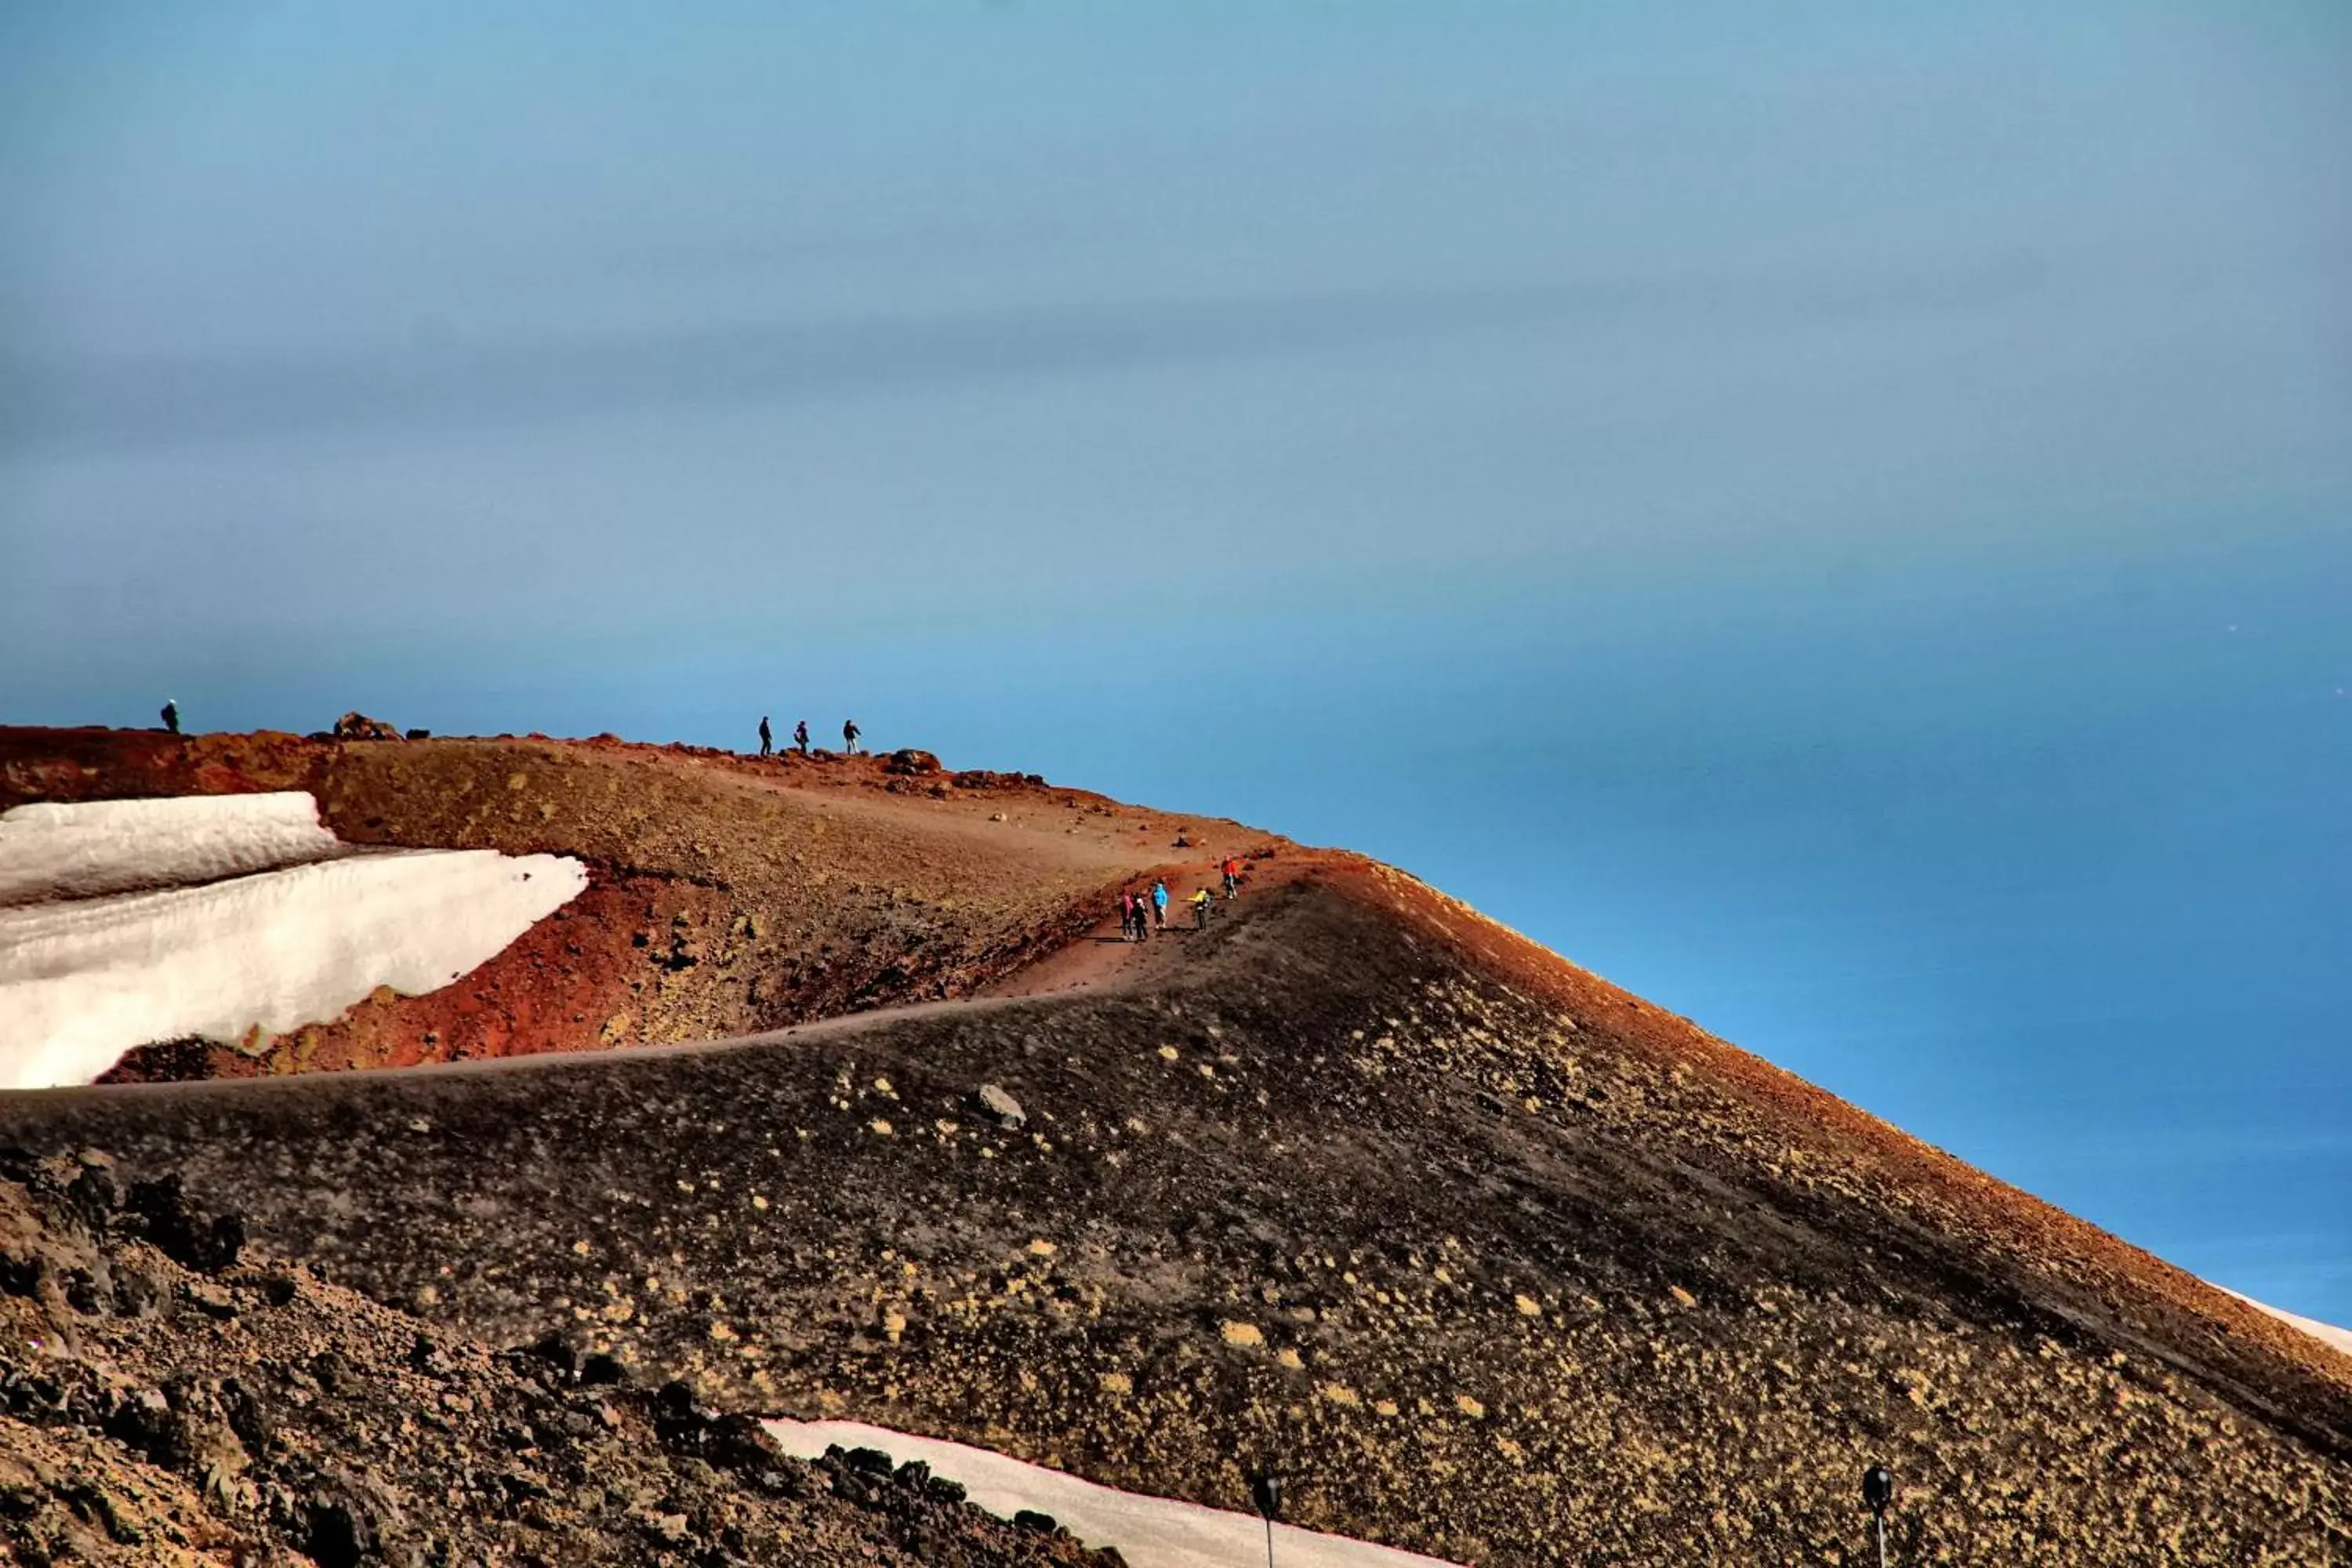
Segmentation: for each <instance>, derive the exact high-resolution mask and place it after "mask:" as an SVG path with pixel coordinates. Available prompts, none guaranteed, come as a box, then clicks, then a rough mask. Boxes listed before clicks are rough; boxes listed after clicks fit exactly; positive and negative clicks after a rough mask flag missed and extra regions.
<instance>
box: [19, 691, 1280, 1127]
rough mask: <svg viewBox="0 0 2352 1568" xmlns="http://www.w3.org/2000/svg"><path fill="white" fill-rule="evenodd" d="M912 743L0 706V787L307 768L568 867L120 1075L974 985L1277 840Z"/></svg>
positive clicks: (747, 1019)
mask: <svg viewBox="0 0 2352 1568" xmlns="http://www.w3.org/2000/svg"><path fill="white" fill-rule="evenodd" d="M926 764H929V759H928V758H926V757H922V756H920V755H917V756H914V757H911V758H909V759H908V761H907V762H905V763H893V762H892V761H891V760H890V759H888V758H873V757H856V758H841V757H833V756H829V755H826V754H825V753H822V752H820V753H817V754H816V755H814V756H813V757H805V758H804V757H801V756H798V755H793V754H786V755H782V756H778V757H772V758H759V757H751V756H743V755H740V754H736V753H732V752H716V751H711V750H709V749H707V748H700V747H688V746H676V745H673V746H649V745H635V744H630V743H627V742H621V741H618V740H615V739H612V738H610V737H600V738H598V739H596V740H592V741H556V740H550V739H547V738H546V737H543V736H532V737H529V738H525V739H514V738H511V737H501V738H498V739H490V740H472V739H436V740H426V741H416V742H332V741H316V740H306V739H303V738H301V737H299V736H294V735H287V734H277V733H270V732H267V731H264V732H260V733H256V734H251V735H200V736H188V737H175V736H171V735H166V734H163V733H160V732H157V731H118V730H29V729H0V810H5V809H6V808H8V807H10V806H13V805H20V804H23V803H25V802H27V801H35V800H56V801H78V800H105V799H119V798H123V797H131V796H144V795H220V794H235V793H244V792H251V791H261V790H307V791H309V792H310V793H311V794H312V795H315V796H316V797H317V799H318V801H319V804H320V814H321V816H322V817H323V818H324V820H325V821H326V823H327V825H328V826H331V828H333V829H334V831H335V832H336V833H337V834H338V835H339V836H340V837H342V838H344V839H346V840H348V841H350V842H352V843H357V844H380V845H398V846H403V847H415V848H489V849H497V850H501V851H504V852H506V853H508V854H530V853H538V852H550V853H557V854H565V855H572V856H574V857H577V858H580V859H581V860H582V861H583V862H584V863H585V864H586V866H587V868H588V874H589V887H588V889H587V890H586V891H585V892H584V893H583V894H582V895H581V896H580V897H579V898H578V899H576V900H573V901H572V903H571V904H569V905H568V906H566V907H565V908H564V909H562V910H559V911H557V913H556V914H554V915H553V916H551V918H549V919H548V920H545V921H541V922H540V923H539V924H538V925H537V926H536V927H534V928H533V929H532V930H531V931H528V932H526V933H525V934H524V935H523V936H522V937H521V938H520V939H519V940H517V941H516V942H514V943H513V944H512V945H511V946H510V947H509V948H508V949H507V950H506V951H505V952H501V953H500V954H499V955H498V956H497V957H496V958H494V959H492V960H491V961H490V962H489V963H486V964H484V965H482V966H481V967H480V968H479V969H477V970H476V971H474V972H473V973H470V974H468V975H467V976H466V977H465V978H464V979H463V980H461V981H459V982H457V983H456V984H451V985H449V986H446V987H445V988H443V989H441V990H439V991H436V992H433V993H431V994H427V995H423V996H399V995H396V994H393V993H391V992H390V991H388V990H387V991H382V992H379V993H378V994H376V996H374V997H373V998H372V999H370V1000H369V1001H366V1002H363V1003H362V1004H361V1005H359V1006H357V1007H355V1008H353V1009H352V1010H351V1011H350V1013H348V1014H347V1015H346V1016H344V1017H342V1018H341V1019H338V1020H335V1021H332V1022H329V1023H322V1024H319V1025H314V1026H309V1027H306V1028H303V1029H299V1030H297V1031H295V1032H294V1033H293V1034H290V1035H287V1036H281V1037H276V1038H273V1039H269V1040H267V1041H259V1042H255V1043H253V1044H252V1045H250V1046H249V1047H246V1046H237V1047H232V1046H226V1045H221V1044H216V1043H211V1042H204V1041H181V1042H175V1043H170V1044H163V1045H159V1046H156V1047H150V1048H148V1049H144V1050H142V1051H139V1052H135V1053H133V1054H132V1056H131V1058H127V1059H126V1060H125V1061H124V1062H123V1063H122V1064H121V1065H120V1066H119V1067H118V1068H116V1069H115V1071H114V1072H113V1074H111V1075H110V1079H112V1080H114V1081H124V1080H152V1079H185V1078H215V1077H229V1078H236V1077H249V1076H254V1075H257V1074H269V1073H282V1072H299V1071H310V1070H316V1069H333V1068H367V1067H404V1066H412V1065H415V1064H419V1063H424V1062H436V1061H457V1060H469V1059H478V1058H488V1057H505V1056H520V1055H531V1054H536V1053H540V1052H546V1051H573V1050H600V1049H608V1048H612V1047H624V1046H635V1045H647V1044H666V1043H671V1042H678V1041H687V1040H696V1039H709V1038H713V1037H727V1036H734V1035H743V1034H751V1033H757V1032H759V1031H761V1030H767V1029H774V1028H780V1027H783V1026H789V1025H793V1024H796V1023H802V1022H805V1021H807V1020H810V1019H814V1018H821V1017H827V1016H836V1015H840V1014H844V1013H851V1012H859V1011H865V1010H869V1009H872V1008H876V1007H882V1006H887V1005H894V1004H903V1003H907V1002H911V1001H919V1000H931V999H939V998H945V997H952V996H960V995H967V994H972V993H974V992H976V991H978V990H979V989H980V988H982V987H983V986H985V985H987V984H989V983H991V982H992V981H997V980H1000V979H1001V978H1003V976H1005V975H1007V974H1010V973H1013V972H1014V971H1016V970H1018V969H1020V968H1021V967H1022V966H1023V965H1024V964H1026V963H1030V962H1031V961H1032V960H1034V959H1035V958H1036V957H1038V956H1039V955H1040V954H1043V953H1046V952H1055V951H1056V950H1059V949H1062V948H1064V947H1065V946H1066V944H1067V943H1069V942H1071V941H1072V940H1073V939H1074V938H1076V937H1077V936H1078V935H1080V934H1081V933H1083V932H1085V931H1087V930H1089V929H1090V928H1092V927H1094V926H1095V925H1097V923H1098V922H1100V921H1104V920H1106V919H1107V918H1108V911H1109V910H1110V908H1111V906H1112V904H1113V903H1114V902H1115V900H1116V899H1117V896H1118V889H1120V888H1122V887H1125V886H1130V885H1137V886H1139V885H1143V884H1145V883H1147V882H1148V881H1149V879H1150V877H1151V876H1152V875H1154V874H1164V875H1167V876H1168V877H1169V878H1170V882H1171V891H1175V892H1176V893H1177V896H1179V897H1181V893H1182V892H1183V891H1189V890H1190V889H1191V888H1192V887H1193V886H1196V885H1198V884H1199V883H1200V882H1201V881H1202V879H1209V878H1213V874H1214V867H1215V864H1216V862H1217V860H1218V859H1219V858H1222V857H1223V856H1226V855H1235V856H1244V855H1252V854H1255V855H1260V856H1263V855H1265V853H1267V852H1268V851H1269V850H1276V849H1280V848H1286V847H1285V846H1282V845H1281V842H1280V841H1279V840H1276V839H1274V838H1271V837H1269V836H1267V835H1265V834H1263V833H1258V832H1255V831H1253V830H1251V829H1248V828H1245V827H1243V826H1239V825H1237V824H1234V823H1231V822H1223V821H1216V820H1210V819H1204V818H1200V817H1192V816H1178V815H1174V814H1170V813H1166V812H1158V811H1150V810H1146V809H1141V808H1138V807H1132V806H1126V805H1119V804H1118V803H1116V802H1114V801H1110V800H1107V799H1105V798H1104V797H1102V796H1100V795H1092V794H1088V793H1087V792H1084V791H1079V790H1069V789H1061V788H1057V787H1055V786H1052V785H1049V784H1045V783H1044V782H1043V781H1041V780H1038V779H1035V778H1034V777H1024V776H1023V775H1020V774H1013V773H988V772H983V771H976V770H975V771H967V772H950V771H947V770H944V769H938V768H937V767H936V764H929V765H926ZM908 770H912V771H908ZM1180 839H1181V840H1182V843H1181V844H1180V843H1179V840H1180Z"/></svg>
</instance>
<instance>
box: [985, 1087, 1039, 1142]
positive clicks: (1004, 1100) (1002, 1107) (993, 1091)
mask: <svg viewBox="0 0 2352 1568" xmlns="http://www.w3.org/2000/svg"><path fill="white" fill-rule="evenodd" d="M977 1098H978V1100H979V1101H980V1108H981V1109H982V1110H985V1111H987V1112H988V1113H989V1114H990V1115H991V1116H993V1117H995V1118H996V1121H997V1124H998V1125H999V1126H1001V1127H1003V1128H1005V1129H1006V1130H1007V1131H1016V1130H1018V1129H1020V1128H1022V1127H1024V1126H1026V1125H1027V1124H1028V1121H1029V1115H1028V1112H1026V1111H1024V1110H1022V1109H1021V1102H1020V1101H1019V1100H1015V1099H1013V1096H1012V1095H1010V1094H1008V1093H1006V1092H1005V1091H1004V1090H1003V1089H999V1088H998V1087H997V1086H996V1085H994V1084H992V1083H984V1084H982V1085H981V1086H980V1093H979V1095H978V1096H977Z"/></svg>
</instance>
